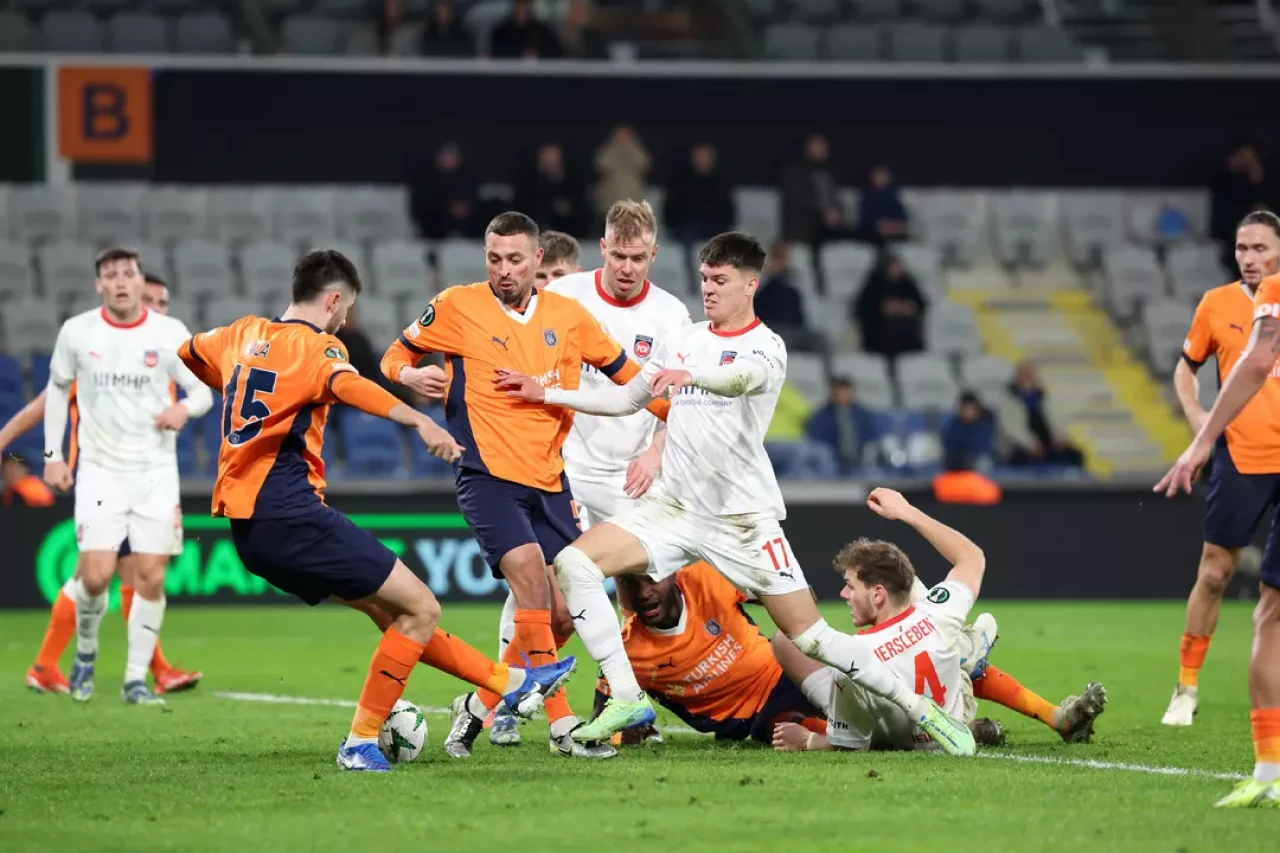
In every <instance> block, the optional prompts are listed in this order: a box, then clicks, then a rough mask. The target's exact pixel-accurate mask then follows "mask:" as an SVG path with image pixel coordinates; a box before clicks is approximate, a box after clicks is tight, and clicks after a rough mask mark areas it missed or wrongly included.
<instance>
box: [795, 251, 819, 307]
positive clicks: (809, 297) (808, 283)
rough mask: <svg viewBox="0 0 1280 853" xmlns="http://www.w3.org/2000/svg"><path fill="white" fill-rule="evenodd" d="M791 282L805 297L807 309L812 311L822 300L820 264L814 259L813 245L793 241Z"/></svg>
mask: <svg viewBox="0 0 1280 853" xmlns="http://www.w3.org/2000/svg"><path fill="white" fill-rule="evenodd" d="M788 249H789V250H790V253H791V284H792V285H793V286H794V287H795V288H796V290H799V291H800V293H801V295H802V296H803V297H804V303H805V310H806V311H808V312H810V313H812V312H813V311H815V310H817V307H818V305H819V304H821V302H822V293H821V291H819V290H818V265H817V264H816V263H814V260H813V247H812V246H810V245H808V244H807V243H791V244H790V245H789V246H788Z"/></svg>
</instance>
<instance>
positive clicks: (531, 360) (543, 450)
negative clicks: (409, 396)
mask: <svg viewBox="0 0 1280 853" xmlns="http://www.w3.org/2000/svg"><path fill="white" fill-rule="evenodd" d="M436 352H438V353H442V354H444V355H445V358H446V367H445V371H446V373H447V374H448V377H449V390H448V394H447V396H446V398H445V418H446V421H447V425H448V428H449V432H450V433H452V434H453V437H454V438H455V439H456V440H457V441H458V443H459V444H461V445H462V446H463V448H464V449H465V450H464V452H463V454H462V459H461V461H460V462H459V463H458V464H459V465H461V466H462V467H464V468H471V469H474V470H478V471H484V472H486V473H488V474H491V475H492V476H494V477H498V478H500V479H503V480H509V481H511V482H513V483H520V484H521V485H525V486H531V487H533V488H536V489H541V490H543V491H547V492H559V491H561V490H562V485H561V474H562V473H563V471H564V461H563V459H562V458H561V456H560V448H561V446H562V445H563V444H564V440H565V437H566V436H568V434H569V428H570V427H571V426H572V425H573V412H572V411H570V410H569V409H562V408H547V407H545V406H542V405H540V404H532V403H525V402H522V401H520V400H515V399H512V398H510V397H508V396H506V392H505V391H499V390H498V389H497V388H496V387H495V385H494V378H495V377H496V372H495V371H496V370H497V369H498V368H507V369H509V370H514V371H517V372H519V373H523V374H525V375H526V376H531V377H533V378H534V379H535V380H536V381H537V382H538V383H539V384H541V385H542V386H543V387H546V388H565V389H576V388H577V387H578V383H579V379H580V377H581V374H582V365H583V363H586V364H589V365H591V366H593V367H596V368H599V370H600V371H601V372H602V373H604V374H605V375H606V376H608V377H609V378H610V379H612V380H613V381H614V382H616V383H618V384H620V385H621V384H625V383H626V382H628V381H629V380H630V379H631V378H632V377H633V376H635V375H636V374H637V373H638V372H639V370H640V368H639V365H637V364H636V363H635V362H634V361H630V360H628V358H627V355H626V352H625V351H624V350H623V349H622V346H621V345H620V344H618V342H617V341H615V340H613V338H611V337H609V333H608V332H606V331H605V330H604V327H603V326H601V325H600V322H599V321H598V320H596V318H595V317H593V316H591V314H590V313H589V312H588V311H587V309H586V308H584V307H583V306H582V304H581V303H579V302H578V301H577V300H575V299H570V298H569V297H567V296H562V295H561V294H559V293H548V292H545V291H540V292H537V293H535V294H534V295H533V297H532V298H531V300H530V302H529V305H528V306H527V307H526V308H525V311H524V313H523V314H521V313H518V312H516V311H514V310H512V309H510V308H507V307H506V306H504V305H503V304H502V303H501V302H500V301H499V300H498V299H497V297H495V296H494V295H493V291H492V290H491V289H490V287H489V283H488V282H480V283H478V284H468V285H459V286H457V287H450V288H448V289H447V290H445V291H444V292H442V293H440V294H439V295H438V296H437V297H436V298H435V299H433V300H432V301H431V304H429V305H428V306H427V308H426V310H425V311H423V312H422V316H421V317H419V318H418V319H417V320H416V321H415V322H414V323H413V324H412V325H410V326H409V327H408V328H406V329H405V330H404V332H403V333H402V334H401V335H400V338H399V340H397V341H396V342H395V343H393V344H392V345H391V347H390V349H388V350H387V354H386V355H385V356H384V357H383V360H382V370H383V373H385V374H386V376H387V377H388V378H389V379H391V380H392V381H398V380H399V377H400V370H401V368H403V367H406V366H413V365H415V364H417V362H418V361H419V360H421V358H422V356H424V355H426V354H427V353H436Z"/></svg>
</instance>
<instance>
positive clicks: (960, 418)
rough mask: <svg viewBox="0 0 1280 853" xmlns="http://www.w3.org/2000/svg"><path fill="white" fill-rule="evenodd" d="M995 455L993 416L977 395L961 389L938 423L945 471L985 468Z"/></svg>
mask: <svg viewBox="0 0 1280 853" xmlns="http://www.w3.org/2000/svg"><path fill="white" fill-rule="evenodd" d="M995 455H996V419H995V416H994V415H992V414H991V412H989V411H987V410H986V409H985V408H984V407H983V405H982V401H981V400H979V399H978V395H977V394H974V393H973V392H972V391H965V392H964V393H963V394H961V395H960V399H959V401H958V402H957V403H956V410H955V413H954V414H952V416H951V418H950V419H948V421H947V422H946V424H945V425H944V426H943V427H942V457H943V464H944V465H945V466H946V468H947V470H948V471H977V470H986V469H989V468H990V467H991V465H992V463H993V462H994V461H995Z"/></svg>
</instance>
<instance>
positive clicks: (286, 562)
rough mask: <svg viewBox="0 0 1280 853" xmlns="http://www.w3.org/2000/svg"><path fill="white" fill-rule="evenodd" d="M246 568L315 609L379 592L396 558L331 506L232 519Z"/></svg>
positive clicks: (235, 536) (235, 539)
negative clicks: (279, 515) (335, 599)
mask: <svg viewBox="0 0 1280 853" xmlns="http://www.w3.org/2000/svg"><path fill="white" fill-rule="evenodd" d="M231 538H232V541H234V542H235V546H236V553H237V554H239V555H240V561H241V562H243V563H244V567H245V568H246V569H248V570H249V571H251V572H253V573H254V574H255V575H257V576H258V577H260V578H262V579H263V580H265V581H266V582H267V583H269V584H271V585H272V586H274V587H276V588H277V589H280V590H283V591H284V592H288V593H291V594H293V595H296V596H298V598H301V599H302V600H303V601H305V602H306V603H307V604H310V605H313V606H314V605H316V604H319V603H320V602H322V601H324V600H325V599H327V598H330V597H334V596H336V597H338V598H341V599H343V600H345V601H354V600H356V599H358V598H364V597H365V596H367V595H372V594H373V593H375V592H377V591H378V589H379V588H380V587H381V586H382V584H383V583H384V582H385V581H386V580H387V577H388V576H389V575H390V574H391V569H392V568H394V567H395V564H396V555H395V554H393V553H391V551H390V550H389V549H388V548H387V546H385V545H383V544H382V543H381V542H379V541H378V540H377V539H376V538H374V536H373V535H372V534H370V533H368V532H367V531H364V530H361V529H360V528H358V527H356V526H355V525H354V524H352V523H351V519H349V518H347V517H346V516H345V515H343V514H342V513H340V512H338V511H337V510H335V509H332V508H330V507H322V508H321V509H319V510H316V511H315V512H309V513H307V514H305V515H295V516H292V517H289V518H250V519H232V520H231Z"/></svg>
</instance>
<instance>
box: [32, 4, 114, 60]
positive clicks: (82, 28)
mask: <svg viewBox="0 0 1280 853" xmlns="http://www.w3.org/2000/svg"><path fill="white" fill-rule="evenodd" d="M40 44H41V46H42V47H43V48H44V49H45V50H47V51H51V52H56V53H102V52H104V51H105V50H106V44H107V39H106V33H105V31H104V30H103V27H102V24H101V23H100V22H99V21H98V19H97V18H95V17H93V15H90V14H89V13H88V12H82V11H78V10H67V11H54V12H50V13H49V14H47V15H45V16H44V17H43V18H41V19H40Z"/></svg>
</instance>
